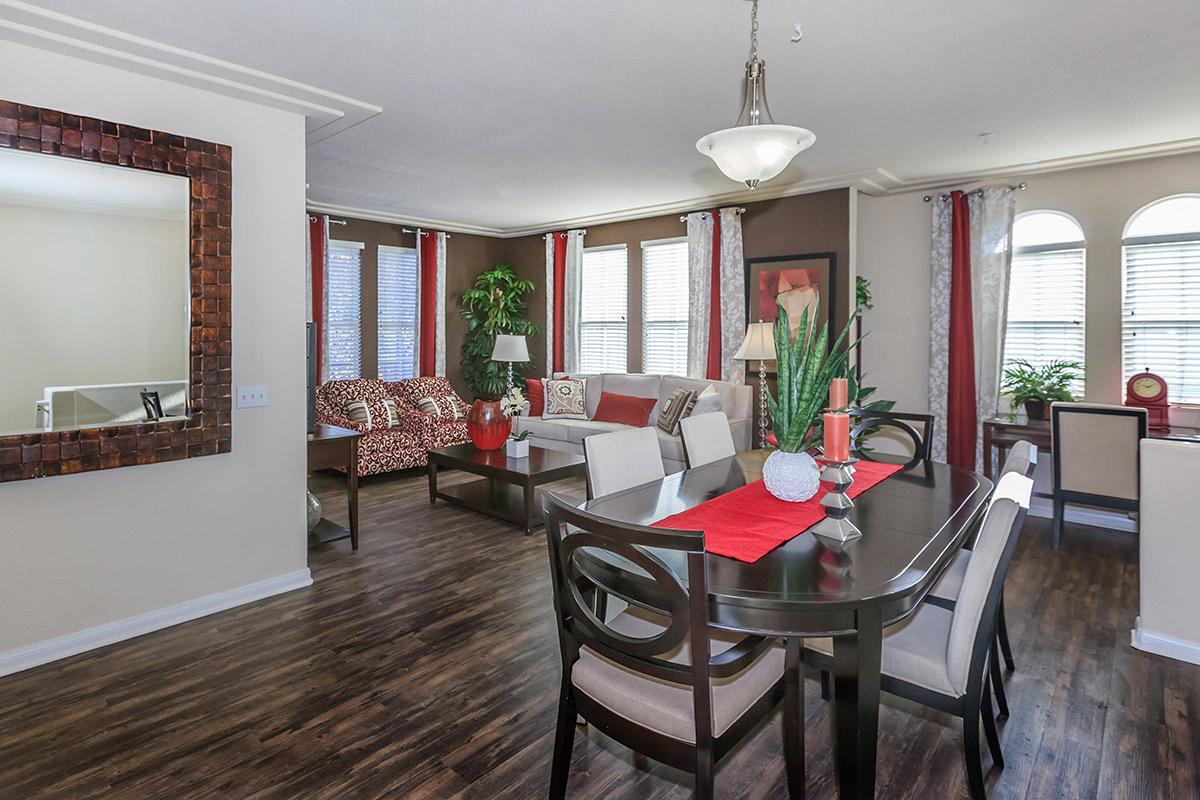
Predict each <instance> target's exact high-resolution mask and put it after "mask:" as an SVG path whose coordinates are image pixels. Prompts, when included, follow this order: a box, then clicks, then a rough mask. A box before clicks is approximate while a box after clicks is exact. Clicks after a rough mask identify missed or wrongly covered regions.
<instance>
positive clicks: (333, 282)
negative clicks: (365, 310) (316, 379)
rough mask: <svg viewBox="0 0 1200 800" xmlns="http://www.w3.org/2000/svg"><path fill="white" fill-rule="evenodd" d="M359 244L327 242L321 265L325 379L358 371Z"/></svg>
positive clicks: (360, 309) (339, 377)
mask: <svg viewBox="0 0 1200 800" xmlns="http://www.w3.org/2000/svg"><path fill="white" fill-rule="evenodd" d="M362 249H363V246H362V243H361V242H339V241H334V240H332V239H331V240H330V241H329V263H327V264H326V265H325V338H326V341H327V342H328V347H327V351H326V354H325V379H326V380H345V379H348V378H357V377H359V375H360V373H361V372H362V359H361V352H360V351H361V348H362V285H361V283H362Z"/></svg>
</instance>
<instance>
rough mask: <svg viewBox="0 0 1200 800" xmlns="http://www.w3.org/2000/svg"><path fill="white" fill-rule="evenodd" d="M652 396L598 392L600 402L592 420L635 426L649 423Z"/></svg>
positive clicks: (643, 426) (654, 399)
mask: <svg viewBox="0 0 1200 800" xmlns="http://www.w3.org/2000/svg"><path fill="white" fill-rule="evenodd" d="M657 402H658V399H657V398H654V397H633V396H631V395H627V394H613V393H612V392H601V393H600V404H599V405H597V406H596V413H595V414H594V415H593V416H592V420H593V421H594V422H619V423H620V424H622V425H632V426H633V427H635V428H645V427H646V426H647V425H649V424H650V412H651V411H653V410H654V405H655V403H657Z"/></svg>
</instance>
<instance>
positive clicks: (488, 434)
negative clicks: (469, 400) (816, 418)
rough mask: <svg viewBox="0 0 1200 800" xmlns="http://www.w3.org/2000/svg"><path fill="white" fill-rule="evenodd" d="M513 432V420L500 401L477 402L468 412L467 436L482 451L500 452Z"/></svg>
mask: <svg viewBox="0 0 1200 800" xmlns="http://www.w3.org/2000/svg"><path fill="white" fill-rule="evenodd" d="M511 432H512V419H511V418H510V417H507V416H505V414H504V412H503V411H501V410H500V401H499V400H476V401H475V402H474V403H473V404H472V405H471V410H470V411H468V412H467V435H469V436H470V437H471V441H472V442H474V443H475V447H477V448H478V449H480V450H499V449H500V448H501V447H503V446H504V442H505V441H506V440H507V439H508V435H509V434H510V433H511Z"/></svg>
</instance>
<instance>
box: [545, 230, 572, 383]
mask: <svg viewBox="0 0 1200 800" xmlns="http://www.w3.org/2000/svg"><path fill="white" fill-rule="evenodd" d="M566 269H567V233H566V231H558V232H555V233H547V234H546V376H547V377H549V376H551V375H553V374H554V373H555V372H565V371H566V361H565V354H564V337H563V330H564V327H565V322H564V319H563V314H564V311H565V309H564V307H563V298H564V297H565V291H566V287H565V285H564V284H565V279H566Z"/></svg>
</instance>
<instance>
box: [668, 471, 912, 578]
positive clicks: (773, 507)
mask: <svg viewBox="0 0 1200 800" xmlns="http://www.w3.org/2000/svg"><path fill="white" fill-rule="evenodd" d="M901 467H902V465H900V464H881V463H879V462H876V461H859V462H858V463H857V464H855V465H854V468H855V472H854V483H853V484H851V485H850V489H849V490H848V491H847V492H846V494H848V495H849V496H850V497H857V496H858V495H860V494H862V493H863V492H865V491H866V490H867V489H870V488H871V487H872V486H874V485H875V484H877V483H879V482H880V481H883V480H885V479H887V478H888V477H890V476H892V475H894V474H895V473H897V472H899V471H900V469H901ZM826 491H828V490H827V489H826V488H825V485H824V484H822V485H821V488H820V489H818V490H817V493H816V494H815V495H813V496H812V497H811V498H809V499H808V500H805V501H804V502H803V503H789V502H787V501H785V500H779V499H777V498H775V497H774V496H773V495H772V494H771V493H770V492H768V491H767V487H766V486H764V485H763V482H762V481H761V480H757V481H755V482H754V483H748V484H746V485H745V486H742V487H741V488H739V489H734V490H733V491H732V492H728V493H726V494H723V495H721V496H720V497H714V498H713V499H712V500H708V501H706V502H704V503H701V504H700V505H698V506H695V507H694V508H689V509H688V510H687V511H681V512H679V513H678V514H672V515H671V516H669V517H665V518H663V519H660V520H658V521H657V522H653V523H651V525H652V526H653V527H655V528H675V529H677V530H688V531H704V546H705V549H706V550H707V551H708V552H710V553H716V554H717V555H720V556H728V557H729V558H736V559H737V560H738V561H745V562H747V563H750V564H753V563H754V562H755V561H758V560H759V559H760V558H762V557H763V556H765V555H766V554H767V553H769V552H771V551H772V550H774V549H775V548H776V547H778V546H779V545H781V544H783V543H784V542H786V541H788V540H789V539H792V538H794V537H795V536H797V535H799V534H801V533H803V532H804V531H806V530H808V529H809V528H811V527H812V526H813V525H815V524H817V523H818V522H820V521H821V520H822V519H824V517H825V507H824V506H822V505H821V498H822V497H824V496H825V492H826Z"/></svg>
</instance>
